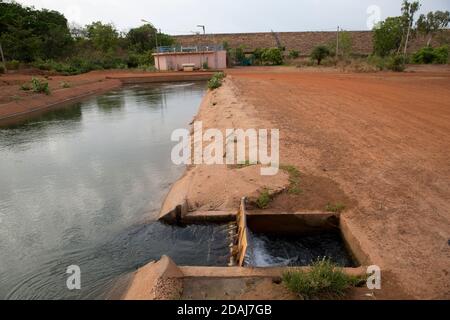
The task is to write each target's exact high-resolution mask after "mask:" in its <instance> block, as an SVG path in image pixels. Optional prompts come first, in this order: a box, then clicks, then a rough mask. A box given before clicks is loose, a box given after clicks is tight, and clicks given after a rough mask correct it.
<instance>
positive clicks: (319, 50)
mask: <svg viewBox="0 0 450 320" xmlns="http://www.w3.org/2000/svg"><path fill="white" fill-rule="evenodd" d="M329 55H330V49H328V47H327V46H317V47H315V48H314V50H313V51H312V53H311V58H313V59H314V60H317V64H318V65H319V66H320V63H321V62H322V60H323V59H325V58H326V57H328V56H329Z"/></svg>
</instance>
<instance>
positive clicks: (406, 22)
mask: <svg viewBox="0 0 450 320" xmlns="http://www.w3.org/2000/svg"><path fill="white" fill-rule="evenodd" d="M420 6H421V4H420V3H419V1H414V2H412V3H410V2H409V1H407V0H404V1H403V5H402V19H403V26H405V31H404V33H403V34H405V33H406V38H405V41H404V43H405V46H404V52H403V55H404V56H406V50H407V49H408V42H409V38H410V36H411V30H412V27H413V25H414V15H415V14H416V12H417V11H418V10H419V9H420Z"/></svg>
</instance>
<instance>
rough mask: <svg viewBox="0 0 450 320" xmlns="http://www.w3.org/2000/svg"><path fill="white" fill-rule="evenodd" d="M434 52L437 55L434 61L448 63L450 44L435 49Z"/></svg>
mask: <svg viewBox="0 0 450 320" xmlns="http://www.w3.org/2000/svg"><path fill="white" fill-rule="evenodd" d="M434 53H435V56H436V58H435V60H434V63H437V64H446V63H448V46H447V45H445V46H442V47H439V48H436V49H434Z"/></svg>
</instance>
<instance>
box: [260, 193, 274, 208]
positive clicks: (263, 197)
mask: <svg viewBox="0 0 450 320" xmlns="http://www.w3.org/2000/svg"><path fill="white" fill-rule="evenodd" d="M271 200H272V198H271V196H270V193H269V190H268V189H264V191H263V192H262V193H261V194H260V195H259V197H258V199H256V206H257V207H258V208H259V209H266V208H267V207H268V206H269V203H270V201H271Z"/></svg>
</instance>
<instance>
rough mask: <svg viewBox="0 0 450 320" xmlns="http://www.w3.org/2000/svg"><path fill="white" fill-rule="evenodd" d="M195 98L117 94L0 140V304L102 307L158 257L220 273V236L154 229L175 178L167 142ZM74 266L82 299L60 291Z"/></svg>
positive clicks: (194, 89)
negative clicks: (23, 301) (98, 301)
mask: <svg viewBox="0 0 450 320" xmlns="http://www.w3.org/2000/svg"><path fill="white" fill-rule="evenodd" d="M204 91H205V83H203V82H200V83H181V84H158V85H148V86H147V85H146V86H142V85H140V86H134V87H125V88H122V89H119V90H116V91H112V92H109V93H108V94H105V95H102V96H99V97H94V98H91V99H89V100H87V101H85V102H81V103H78V104H76V105H74V106H72V107H69V108H65V109H60V110H57V111H53V112H51V113H47V114H46V115H44V116H41V117H39V118H37V119H33V120H30V121H28V122H27V123H25V124H22V125H18V126H14V127H9V128H3V129H0V182H1V183H0V299H4V298H44V299H63V298H102V297H104V294H105V291H107V289H108V286H110V285H111V283H113V282H114V281H113V280H114V279H115V278H116V277H117V276H119V275H121V274H124V273H127V272H130V271H133V270H135V268H137V267H140V266H142V265H144V264H145V263H147V262H149V261H151V260H153V259H159V257H160V256H161V255H162V254H165V253H168V254H170V255H172V256H173V257H174V259H175V260H177V262H179V263H181V264H194V263H195V264H199V265H215V264H218V263H219V264H220V263H226V261H225V258H224V257H222V253H223V252H224V249H225V251H226V248H225V247H226V244H225V243H222V242H221V241H219V240H217V241H216V240H214V239H216V238H218V239H219V238H220V239H222V238H224V237H222V236H218V235H219V234H220V235H222V230H221V228H220V227H207V226H193V227H190V228H186V229H178V228H177V229H175V228H172V227H168V226H163V225H160V224H154V223H152V220H153V219H154V218H155V215H156V212H157V211H158V209H159V207H160V205H161V201H162V200H163V197H164V195H165V194H166V193H167V191H168V189H169V187H170V184H171V183H173V182H174V181H175V180H176V179H177V178H178V177H179V176H180V175H181V174H182V172H183V170H184V167H182V166H175V165H173V164H172V162H171V161H170V153H171V149H172V147H173V144H174V143H173V142H171V141H170V135H171V133H172V131H173V130H174V129H177V128H185V127H187V126H188V124H189V122H190V121H191V120H192V118H193V116H194V115H195V114H196V113H197V110H198V107H199V105H200V102H201V99H202V96H203V94H204ZM224 241H225V240H223V242H224ZM186 252H189V254H186ZM222 260H223V261H222ZM72 264H74V265H79V266H80V268H81V271H82V290H81V291H77V292H69V291H68V290H67V289H66V287H65V279H66V277H67V275H66V274H65V272H66V268H67V267H68V266H69V265H72Z"/></svg>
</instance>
